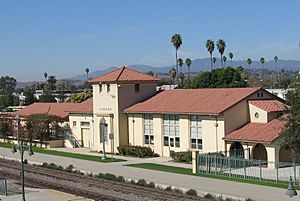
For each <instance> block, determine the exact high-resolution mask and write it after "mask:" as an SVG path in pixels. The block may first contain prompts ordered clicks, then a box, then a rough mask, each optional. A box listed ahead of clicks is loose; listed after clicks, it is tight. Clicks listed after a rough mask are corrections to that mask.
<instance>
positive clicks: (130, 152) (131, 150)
mask: <svg viewBox="0 0 300 201" xmlns="http://www.w3.org/2000/svg"><path fill="white" fill-rule="evenodd" d="M118 152H119V153H120V155H123V156H133V157H139V158H148V157H154V156H157V154H154V152H153V151H152V149H151V148H150V147H142V146H128V145H125V146H119V147H118Z"/></svg>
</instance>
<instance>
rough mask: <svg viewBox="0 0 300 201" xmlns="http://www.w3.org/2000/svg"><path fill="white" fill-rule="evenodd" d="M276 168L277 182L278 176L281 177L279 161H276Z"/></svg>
mask: <svg viewBox="0 0 300 201" xmlns="http://www.w3.org/2000/svg"><path fill="white" fill-rule="evenodd" d="M275 169H276V183H278V177H279V175H278V173H279V171H278V169H279V161H276V164H275Z"/></svg>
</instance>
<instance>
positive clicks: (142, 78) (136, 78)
mask: <svg viewBox="0 0 300 201" xmlns="http://www.w3.org/2000/svg"><path fill="white" fill-rule="evenodd" d="M159 80H160V79H159V78H157V77H154V76H151V75H148V74H146V73H141V72H138V71H136V70H133V69H131V68H128V67H125V66H124V67H121V68H118V69H116V70H113V71H110V72H108V73H105V74H104V75H101V76H100V77H96V78H93V79H92V80H90V81H89V82H91V83H97V82H118V83H119V82H156V81H159Z"/></svg>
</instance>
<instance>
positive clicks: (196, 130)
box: [190, 116, 202, 149]
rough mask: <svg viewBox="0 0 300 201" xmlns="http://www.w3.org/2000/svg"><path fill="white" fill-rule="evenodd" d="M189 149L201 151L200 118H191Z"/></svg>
mask: <svg viewBox="0 0 300 201" xmlns="http://www.w3.org/2000/svg"><path fill="white" fill-rule="evenodd" d="M190 129H191V148H192V149H202V119H201V117H200V116H191V123H190Z"/></svg>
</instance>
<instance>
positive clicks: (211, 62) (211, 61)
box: [210, 52, 213, 70]
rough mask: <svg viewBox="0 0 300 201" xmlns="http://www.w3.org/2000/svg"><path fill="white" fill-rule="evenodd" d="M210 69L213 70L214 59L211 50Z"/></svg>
mask: <svg viewBox="0 0 300 201" xmlns="http://www.w3.org/2000/svg"><path fill="white" fill-rule="evenodd" d="M210 70H213V59H212V53H211V52H210Z"/></svg>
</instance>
